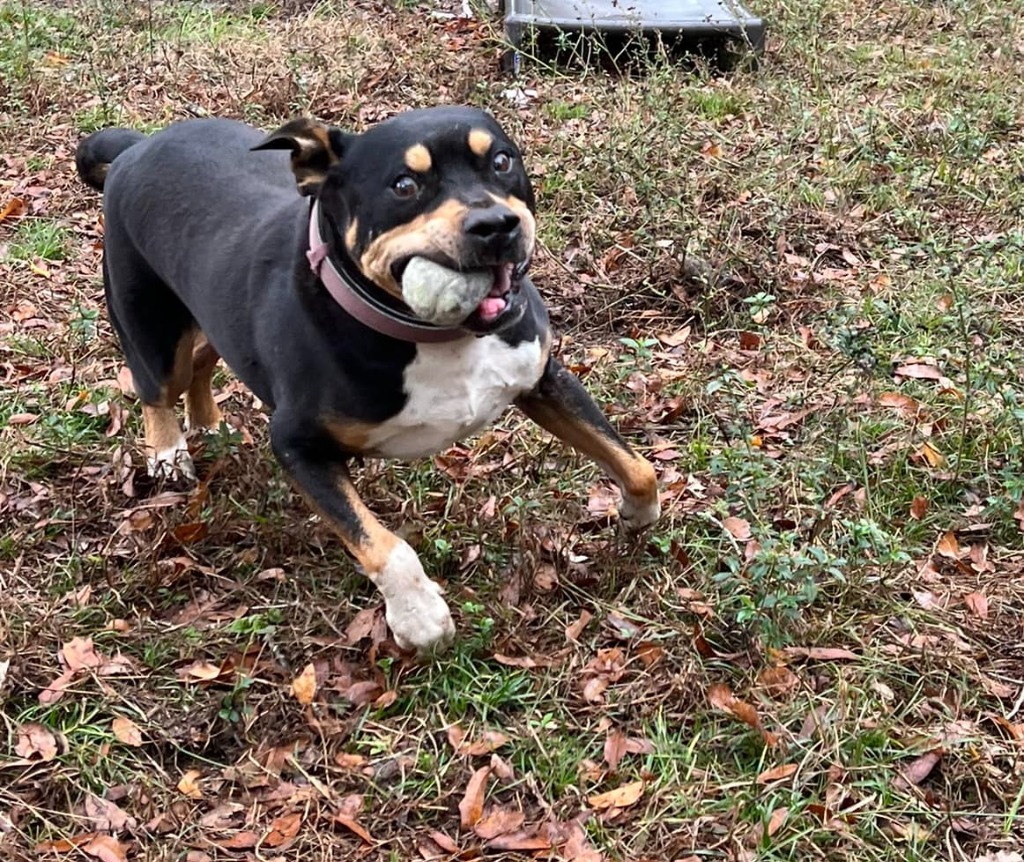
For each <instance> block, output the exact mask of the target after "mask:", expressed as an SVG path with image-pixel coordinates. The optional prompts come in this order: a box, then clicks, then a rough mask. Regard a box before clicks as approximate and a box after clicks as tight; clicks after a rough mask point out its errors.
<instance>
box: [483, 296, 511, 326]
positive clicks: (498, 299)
mask: <svg viewBox="0 0 1024 862" xmlns="http://www.w3.org/2000/svg"><path fill="white" fill-rule="evenodd" d="M505 305H506V302H505V297H503V296H487V297H484V301H483V302H481V303H480V305H479V306H477V312H478V313H479V315H480V319H481V320H486V321H490V320H494V318H496V317H497V316H498V315H499V314H501V313H502V312H503V311H504V310H505Z"/></svg>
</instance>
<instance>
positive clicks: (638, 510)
mask: <svg viewBox="0 0 1024 862" xmlns="http://www.w3.org/2000/svg"><path fill="white" fill-rule="evenodd" d="M660 517H661V503H660V502H659V500H658V493H657V491H655V493H654V497H653V498H650V497H648V498H646V499H635V498H631V497H628V496H623V498H622V505H621V506H619V519H620V521H621V522H622V526H623V527H624V528H625V530H626V532H627V533H639V532H640V531H641V530H643V529H644V528H645V527H649V526H651V524H653V523H654V522H655V521H657V520H658V518H660Z"/></svg>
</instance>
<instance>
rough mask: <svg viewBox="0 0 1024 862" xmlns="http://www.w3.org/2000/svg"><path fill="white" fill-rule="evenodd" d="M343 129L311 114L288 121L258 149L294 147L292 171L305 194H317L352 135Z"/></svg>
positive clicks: (289, 148)
mask: <svg viewBox="0 0 1024 862" xmlns="http://www.w3.org/2000/svg"><path fill="white" fill-rule="evenodd" d="M350 137H351V136H350V135H347V134H345V132H343V131H341V129H335V128H333V127H331V126H324V125H322V124H321V123H318V122H317V121H316V120H312V119H310V118H308V117H300V118H299V119H297V120H291V121H290V122H287V123H285V124H284V125H283V126H281V128H280V129H278V130H277V131H275V132H271V133H270V134H269V135H267V136H266V137H265V138H264V139H263V140H262V141H260V142H259V143H258V144H257V145H256V146H255V147H253V149H254V150H291V151H292V171H293V172H294V174H295V183H296V185H298V187H299V194H301V195H315V194H316V193H317V191H319V189H320V186H321V185H322V184H323V181H324V179H325V178H326V177H327V171H328V169H329V168H330V167H331V165H333V164H336V163H337V162H338V161H340V159H341V157H342V155H343V154H344V152H345V149H346V147H347V146H348V142H349V139H350Z"/></svg>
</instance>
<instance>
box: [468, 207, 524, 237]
mask: <svg viewBox="0 0 1024 862" xmlns="http://www.w3.org/2000/svg"><path fill="white" fill-rule="evenodd" d="M463 230H464V231H465V232H466V233H467V234H469V235H470V236H473V237H476V238H478V239H481V240H484V241H487V240H495V239H498V238H501V239H503V240H505V241H508V240H509V239H512V238H513V237H514V236H516V235H517V234H518V232H519V216H517V215H516V214H515V213H514V212H512V210H510V209H509V208H508V207H506V206H491V207H485V208H483V209H471V210H470V211H469V213H468V214H467V215H466V220H465V222H464V224H463Z"/></svg>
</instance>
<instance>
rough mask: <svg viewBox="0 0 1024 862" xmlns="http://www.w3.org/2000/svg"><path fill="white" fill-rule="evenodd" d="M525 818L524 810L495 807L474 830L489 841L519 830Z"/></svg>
mask: <svg viewBox="0 0 1024 862" xmlns="http://www.w3.org/2000/svg"><path fill="white" fill-rule="evenodd" d="M524 820H526V815H525V814H523V812H522V811H514V810H512V809H510V808H500V807H494V808H492V809H491V810H490V811H488V812H487V814H485V815H484V816H483V818H481V820H480V821H479V822H478V823H477V824H476V825H475V826H474V827H473V831H474V832H475V833H476V834H477V835H479V836H480V837H481V838H483V839H484V840H485V841H489V840H491V839H493V838H497V837H498V836H499V835H507V834H508V833H510V832H517V831H518V830H519V829H521V828H522V826H523V821H524Z"/></svg>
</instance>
